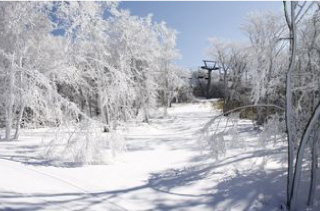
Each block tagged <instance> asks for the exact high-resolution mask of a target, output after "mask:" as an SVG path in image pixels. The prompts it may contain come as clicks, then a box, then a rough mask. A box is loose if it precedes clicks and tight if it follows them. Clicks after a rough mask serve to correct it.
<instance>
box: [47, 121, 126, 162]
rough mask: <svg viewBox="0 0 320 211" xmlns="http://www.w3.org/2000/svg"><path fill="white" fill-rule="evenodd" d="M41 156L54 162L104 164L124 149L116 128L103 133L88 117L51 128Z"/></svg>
mask: <svg viewBox="0 0 320 211" xmlns="http://www.w3.org/2000/svg"><path fill="white" fill-rule="evenodd" d="M53 133H54V135H53V137H51V139H52V140H51V141H50V142H49V143H47V149H46V151H45V153H44V154H43V157H44V158H45V159H47V160H49V162H50V163H51V164H53V165H62V166H63V165H71V166H73V165H86V164H107V163H110V162H113V161H114V160H115V159H117V158H119V157H120V156H121V155H122V154H123V153H124V152H125V151H126V145H125V139H124V137H123V136H122V135H121V134H120V133H119V132H118V131H111V132H108V133H103V132H102V131H101V125H99V124H97V123H93V122H89V121H85V122H82V123H77V124H72V125H71V126H67V125H61V126H60V127H59V128H57V129H54V131H53Z"/></svg>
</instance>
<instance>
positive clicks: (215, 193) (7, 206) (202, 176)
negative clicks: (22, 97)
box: [0, 101, 285, 211]
mask: <svg viewBox="0 0 320 211" xmlns="http://www.w3.org/2000/svg"><path fill="white" fill-rule="evenodd" d="M217 114H219V111H218V110H216V109H214V107H213V106H212V102H210V101H199V102H198V103H195V104H176V105H174V106H173V108H170V109H169V116H168V118H157V119H152V120H151V123H150V124H145V123H139V124H135V123H131V124H129V127H128V129H127V130H126V131H124V135H125V138H126V141H127V152H126V153H125V155H124V156H123V157H122V158H121V159H119V160H117V161H115V162H113V163H111V164H108V165H91V166H82V167H57V166H52V165H48V163H47V162H46V161H45V160H43V158H42V157H41V155H42V152H43V149H44V145H43V144H41V142H42V137H44V136H48V135H50V134H46V133H47V131H48V130H46V129H38V130H24V131H23V132H22V134H21V138H20V140H19V141H17V142H1V143H0V209H1V210H196V211H202V210H268V211H270V210H278V209H279V208H280V204H281V203H283V202H284V199H285V174H284V173H285V165H284V164H283V157H284V154H285V149H284V147H283V146H282V145H273V144H270V143H268V144H267V145H265V146H263V144H261V140H260V139H259V134H258V132H257V131H256V130H254V129H253V127H252V123H251V122H250V121H248V120H241V121H240V122H239V125H238V132H239V134H238V135H237V136H238V137H239V140H242V141H241V142H242V143H241V144H237V143H235V144H232V143H231V142H230V143H229V145H230V149H229V150H227V152H226V154H225V156H224V157H222V158H220V159H219V160H214V159H212V158H210V157H209V156H208V155H207V153H206V152H205V151H204V152H203V153H201V149H200V148H201V147H200V146H201V144H200V143H199V141H198V139H199V137H198V136H197V135H196V134H197V131H199V129H201V128H202V127H203V125H204V124H205V123H206V122H207V121H208V120H210V118H212V117H213V116H215V115H217ZM233 141H235V140H233Z"/></svg>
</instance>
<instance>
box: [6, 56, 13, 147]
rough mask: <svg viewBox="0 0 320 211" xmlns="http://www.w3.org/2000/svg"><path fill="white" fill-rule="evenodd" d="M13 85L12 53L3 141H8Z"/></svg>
mask: <svg viewBox="0 0 320 211" xmlns="http://www.w3.org/2000/svg"><path fill="white" fill-rule="evenodd" d="M13 86H14V55H13V58H12V65H11V69H10V70H9V71H8V92H7V100H6V134H5V141H10V135H11V126H12V107H13V103H14V102H13V100H14V99H13V98H14V94H13Z"/></svg>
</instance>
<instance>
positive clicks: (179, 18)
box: [120, 1, 282, 68]
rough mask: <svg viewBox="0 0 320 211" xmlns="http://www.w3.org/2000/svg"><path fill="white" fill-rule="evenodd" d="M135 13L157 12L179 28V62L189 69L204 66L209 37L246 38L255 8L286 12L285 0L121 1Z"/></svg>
mask: <svg viewBox="0 0 320 211" xmlns="http://www.w3.org/2000/svg"><path fill="white" fill-rule="evenodd" d="M120 7H121V8H126V9H129V10H130V11H131V14H133V15H139V16H146V15H148V14H149V13H152V14H153V18H154V20H155V21H156V22H160V21H165V22H166V23H167V25H168V26H170V27H172V28H175V29H176V30H177V31H179V34H178V39H177V48H178V49H179V51H180V54H181V55H182V58H181V60H179V61H177V63H178V64H180V65H182V66H184V67H186V68H195V67H197V66H200V65H202V59H205V58H206V54H205V52H206V49H207V48H208V44H209V43H208V38H209V37H213V36H215V37H221V38H224V39H227V40H240V41H245V40H246V37H245V35H244V34H243V33H242V32H241V30H240V28H239V27H240V25H241V24H242V23H243V22H244V19H245V16H246V14H248V13H250V12H253V11H275V12H282V1H269V2H267V1H263V2H262V1H260V2H258V1H251V2H249V1H247V2H201V1H198V2H196V1H193V2H177V1H176V2H174V1H171V2H168V1H165V2H164V1H163V2H159V1H147V2H146V1H134V2H133V1H130V2H129V1H127V2H121V3H120Z"/></svg>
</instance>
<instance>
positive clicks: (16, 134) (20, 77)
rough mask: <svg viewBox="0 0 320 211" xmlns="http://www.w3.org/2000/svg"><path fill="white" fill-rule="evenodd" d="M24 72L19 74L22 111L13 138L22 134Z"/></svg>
mask: <svg viewBox="0 0 320 211" xmlns="http://www.w3.org/2000/svg"><path fill="white" fill-rule="evenodd" d="M19 63H20V64H19V65H20V67H22V57H20V62H19ZM22 77H23V73H22V71H20V74H19V78H18V79H19V88H20V90H19V95H20V99H19V100H20V111H19V115H18V117H17V122H16V132H15V133H14V136H13V139H15V140H16V139H18V138H19V134H20V128H21V121H22V116H23V112H24V108H25V101H24V99H23V87H22V83H23V78H22Z"/></svg>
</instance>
